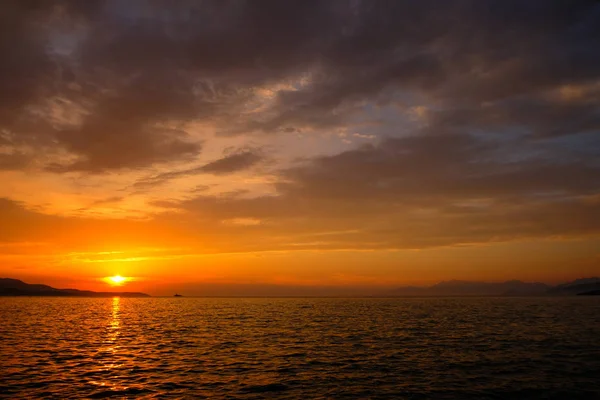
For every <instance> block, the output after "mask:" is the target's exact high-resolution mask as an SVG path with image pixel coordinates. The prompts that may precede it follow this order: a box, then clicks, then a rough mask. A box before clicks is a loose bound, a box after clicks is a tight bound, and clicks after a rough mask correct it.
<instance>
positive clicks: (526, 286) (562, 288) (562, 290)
mask: <svg viewBox="0 0 600 400" xmlns="http://www.w3.org/2000/svg"><path fill="white" fill-rule="evenodd" d="M596 290H600V278H582V279H576V280H574V281H572V282H566V283H562V284H560V285H556V286H549V285H547V284H545V283H541V282H523V281H519V280H510V281H506V282H478V281H461V280H450V281H443V282H440V283H437V284H435V285H432V286H426V287H416V286H405V287H399V288H396V289H394V290H392V292H391V293H390V294H391V295H395V296H564V295H576V294H581V293H584V292H592V291H596Z"/></svg>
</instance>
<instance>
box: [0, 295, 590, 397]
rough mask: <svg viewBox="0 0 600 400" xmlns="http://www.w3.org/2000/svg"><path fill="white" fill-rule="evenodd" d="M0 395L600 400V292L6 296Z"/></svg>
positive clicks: (0, 316)
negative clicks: (549, 295) (338, 296)
mask: <svg viewBox="0 0 600 400" xmlns="http://www.w3.org/2000/svg"><path fill="white" fill-rule="evenodd" d="M0 339H1V340H0V397H2V398H11V399H13V398H56V399H67V398H110V397H115V398H211V399H215V398H225V399H262V398H282V399H319V398H320V399H329V398H331V399H341V398H347V399H362V398H364V399H368V398H370V399H387V398H390V399H578V398H580V399H600V298H581V297H573V298H421V299H418V298H396V299H371V298H368V299H313V298H297V299H283V298H275V299H237V298H235V299H205V298H150V299H127V298H114V299H112V298H108V299H92V298H0Z"/></svg>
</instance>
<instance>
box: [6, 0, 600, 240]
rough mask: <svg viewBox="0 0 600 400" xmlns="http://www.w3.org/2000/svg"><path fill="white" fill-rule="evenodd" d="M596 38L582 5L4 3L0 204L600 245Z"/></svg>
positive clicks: (374, 235)
mask: <svg viewBox="0 0 600 400" xmlns="http://www.w3.org/2000/svg"><path fill="white" fill-rule="evenodd" d="M599 48H600V3H598V2H597V1H591V0H590V1H586V0H578V1H560V0H556V1H548V0H544V1H527V2H523V1H506V0H505V1H492V0H483V1H482V0H457V1H433V0H431V1H430V0H426V1H419V2H415V1H403V0H393V1H383V0H382V1H376V2H373V1H360V0H359V1H356V0H353V1H350V0H348V1H342V0H339V1H338V0H335V1H311V0H298V1H286V2H282V1H275V0H273V1H261V2H259V3H257V2H255V1H233V0H232V1H227V0H218V1H201V2H197V1H179V2H176V3H173V2H171V1H135V2H118V1H85V2H81V1H66V0H65V1H58V0H57V1H44V2H35V1H34V2H23V1H8V2H7V3H6V4H5V5H4V6H3V9H2V11H0V55H1V57H0V59H1V61H0V174H3V175H2V177H3V178H2V179H4V180H5V181H7V182H9V181H10V182H12V183H11V186H10V187H16V188H17V190H11V189H3V190H4V191H3V192H0V197H5V198H6V199H7V200H4V203H1V204H0V205H2V208H1V209H0V213H2V214H3V215H5V214H6V215H8V214H11V215H17V216H14V217H11V218H21V217H18V216H19V215H20V216H22V218H24V219H23V220H19V221H14V222H11V224H13V225H18V224H25V225H26V224H29V222H27V221H30V220H31V218H38V217H39V218H50V219H48V221H50V222H48V223H49V224H55V223H56V224H58V225H57V227H58V228H57V229H61V228H59V227H60V226H64V225H61V224H64V220H65V219H67V220H69V219H74V220H76V219H77V218H80V217H76V216H74V215H73V214H74V213H75V211H77V212H78V213H82V212H84V211H85V210H89V211H90V212H92V211H93V210H94V209H98V208H102V210H105V211H104V212H105V213H106V212H111V211H110V210H117V209H119V207H122V205H123V204H127V207H130V208H137V209H138V210H141V211H142V212H143V213H145V218H146V220H145V221H144V222H143V224H150V225H152V224H156V226H159V225H160V226H162V225H161V224H175V225H176V226H177V228H176V229H175V228H174V229H175V230H176V231H178V232H181V234H184V233H185V235H191V237H192V238H193V237H197V238H198V242H202V241H204V242H203V243H205V242H206V240H209V241H210V242H211V245H212V246H213V247H214V248H218V249H221V250H223V251H230V250H236V249H251V250H270V249H295V248H327V249H336V248H422V247H431V246H448V245H457V244H464V243H479V242H491V241H502V240H514V239H519V238H530V237H579V236H586V235H597V234H598V233H600V232H598V229H599V227H600V208H599V207H600V178H599V177H600V162H599V160H600V139H599V138H600V132H599V130H600V52H598V49H599ZM88 180H90V181H91V180H94V182H98V183H96V188H97V189H98V188H100V189H102V188H104V189H103V190H100V189H98V190H96V191H95V192H94V194H92V192H91V191H89V192H86V191H85V190H84V189H82V188H84V186H83V183H82V182H87V181H88ZM7 187H8V185H7ZM36 187H39V188H40V191H41V190H42V189H41V188H42V187H52V188H54V189H53V190H54V192H55V193H54V194H53V197H52V198H49V199H43V198H42V197H43V196H42V195H41V194H40V193H37V191H36V190H35V189H34V188H36ZM199 188H200V189H199ZM100 192H102V193H100ZM65 196H68V197H69V199H75V200H71V201H72V202H73V206H72V207H70V206H66V205H64V204H67V203H66V202H65V201H62V200H57V199H58V198H64V197H65ZM106 199H110V201H107V200H106ZM61 201H62V203H61V204H63V205H62V206H61V207H62V208H61V210H63V214H64V215H62V216H60V217H56V216H53V217H51V216H49V215H45V216H44V214H51V213H52V212H51V211H48V210H52V209H53V203H56V204H58V202H61ZM127 202H130V203H127ZM34 207H38V211H36V213H34V211H32V210H33V209H34ZM107 207H108V208H107ZM123 207H125V206H123ZM54 208H56V207H54ZM16 209H18V210H21V211H19V212H18V213H16V214H15V211H14V210H16ZM65 209H67V210H66V211H64V210H65ZM7 210H8V211H7ZM11 210H12V211H11ZM25 210H29V211H25ZM106 210H108V211H106ZM71 211H72V212H71ZM28 213H33V214H28ZM32 215H35V216H36V217H33V216H32ZM104 215H105V214H104ZM53 218H54V219H53ZM2 221H7V219H2ZM182 221H183V222H182ZM231 221H238V222H239V221H246V222H245V223H237V222H236V223H232V222H231ZM248 221H252V222H251V223H248ZM107 223H108V222H107ZM3 224H5V222H3ZM198 224H201V226H202V227H203V229H206V227H210V229H211V231H212V232H214V233H215V235H214V236H213V237H212V238H209V239H207V238H206V236H205V234H204V233H201V232H200V231H199V229H198V228H197V227H198V226H199V225H198ZM65 229H67V228H65ZM68 229H71V228H68ZM5 232H6V230H5ZM203 232H204V231H203ZM248 232H252V233H253V235H252V236H251V237H249V236H248ZM221 234H222V235H221ZM9 236H10V235H9ZM25 236H26V235H25ZM8 239H9V237H8V236H7V237H5V238H3V240H8Z"/></svg>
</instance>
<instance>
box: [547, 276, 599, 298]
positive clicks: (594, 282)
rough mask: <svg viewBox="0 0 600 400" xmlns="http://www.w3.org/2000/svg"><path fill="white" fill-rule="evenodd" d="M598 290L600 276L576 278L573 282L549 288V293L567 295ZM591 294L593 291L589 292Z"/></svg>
mask: <svg viewBox="0 0 600 400" xmlns="http://www.w3.org/2000/svg"><path fill="white" fill-rule="evenodd" d="M596 291H600V278H584V279H577V280H574V281H573V282H567V283H563V284H561V285H557V286H555V287H553V288H551V289H550V290H549V293H550V294H555V295H569V294H583V293H586V294H587V293H588V292H596ZM591 294H593V293H591Z"/></svg>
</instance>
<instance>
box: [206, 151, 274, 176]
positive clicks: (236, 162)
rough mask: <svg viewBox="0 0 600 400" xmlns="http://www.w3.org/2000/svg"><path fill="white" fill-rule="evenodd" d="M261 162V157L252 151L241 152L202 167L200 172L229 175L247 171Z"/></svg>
mask: <svg viewBox="0 0 600 400" xmlns="http://www.w3.org/2000/svg"><path fill="white" fill-rule="evenodd" d="M262 160H263V156H262V155H261V154H259V153H256V152H253V151H243V152H241V153H236V154H231V155H228V156H226V157H223V158H221V159H218V160H216V161H213V162H210V163H208V164H206V165H204V166H202V167H200V171H202V172H206V173H211V174H217V175H220V174H230V173H232V172H237V171H242V170H245V169H248V168H250V167H252V166H254V165H256V164H257V163H258V162H260V161H262Z"/></svg>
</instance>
